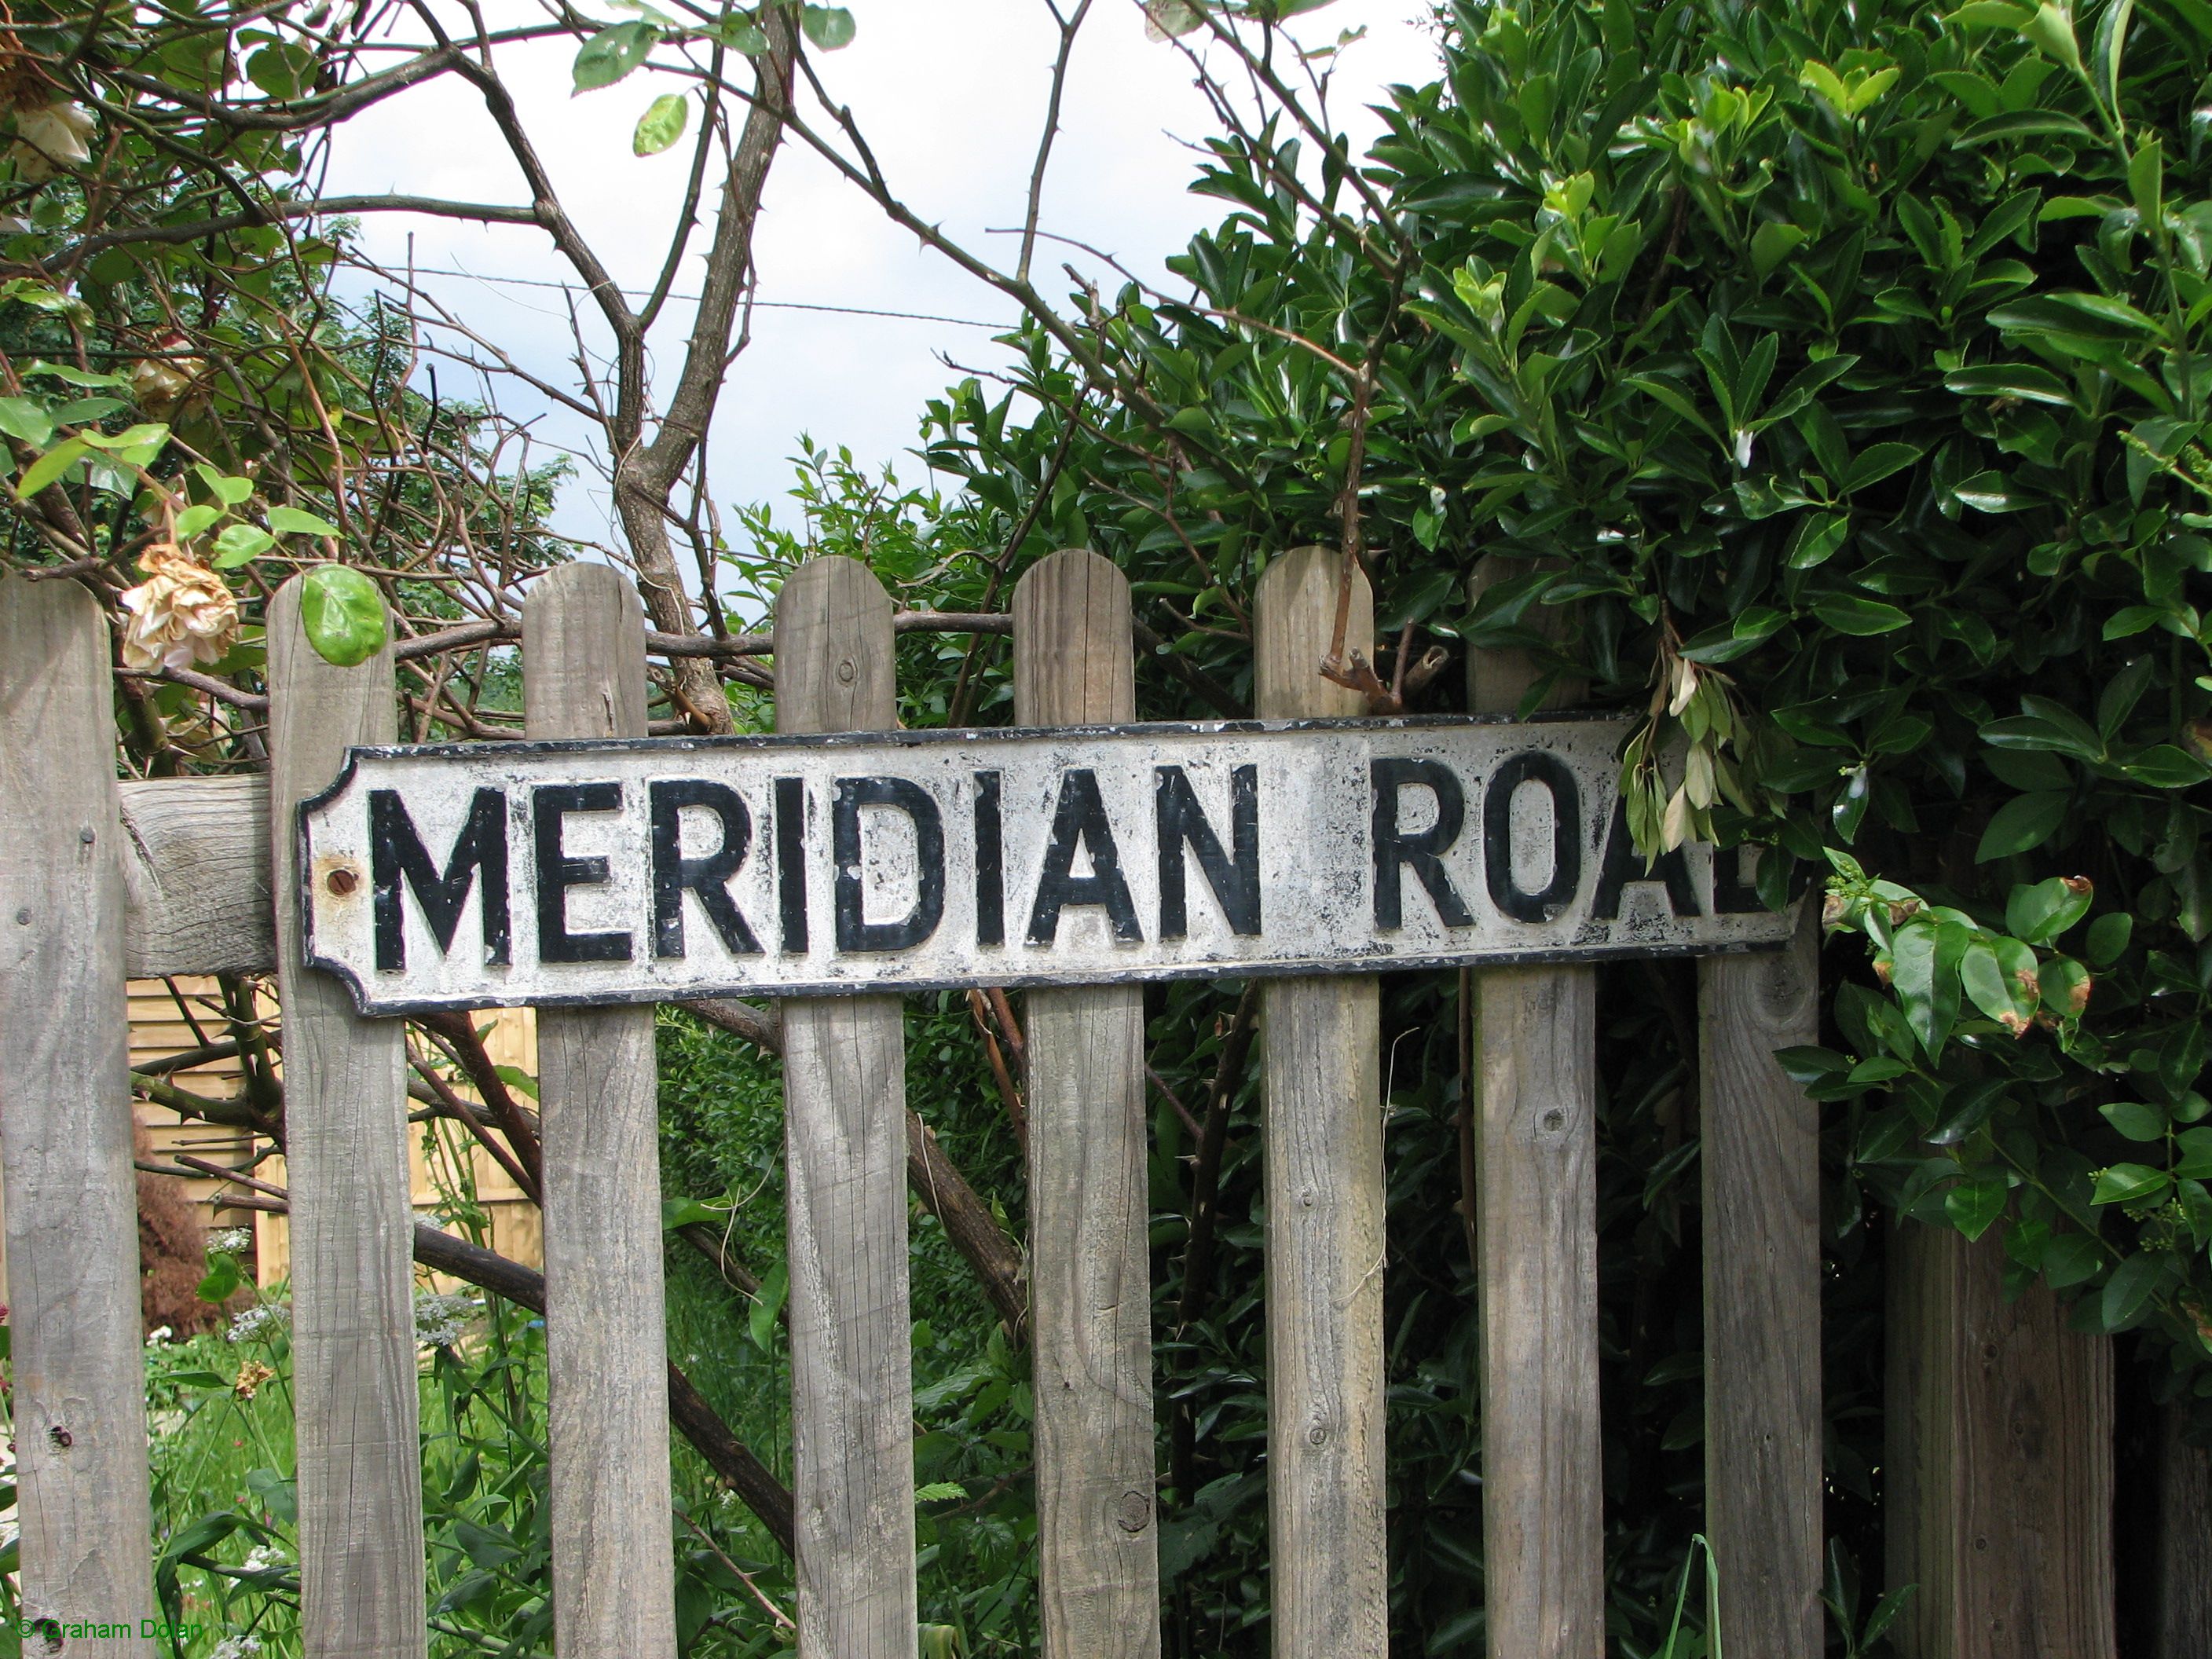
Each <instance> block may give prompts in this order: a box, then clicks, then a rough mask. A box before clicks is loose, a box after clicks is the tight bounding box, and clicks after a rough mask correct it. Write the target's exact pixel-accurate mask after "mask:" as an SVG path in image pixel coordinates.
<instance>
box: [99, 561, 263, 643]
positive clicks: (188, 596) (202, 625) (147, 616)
mask: <svg viewBox="0 0 2212 1659" xmlns="http://www.w3.org/2000/svg"><path fill="white" fill-rule="evenodd" d="M138 568H140V569H141V570H143V571H144V572H145V573H146V578H147V579H146V580H144V581H143V582H141V583H140V584H139V585H138V586H136V587H133V588H129V589H126V590H125V592H124V594H123V608H124V609H125V610H126V611H129V612H130V613H131V621H130V623H129V624H128V625H127V626H126V627H125V629H124V630H123V660H124V663H125V665H126V666H128V667H131V668H152V667H155V666H156V665H159V666H161V667H163V668H171V669H176V668H190V667H191V666H193V665H195V664H198V663H211V662H216V661H218V660H220V659H221V658H222V655H223V653H225V652H227V651H228V650H229V649H230V647H231V645H232V644H233V642H234V641H236V640H237V638H238V596H237V595H236V594H234V593H233V592H231V591H230V589H229V588H228V587H227V586H224V585H223V580H222V577H220V576H218V575H216V574H215V572H214V571H212V570H210V569H209V568H207V567H206V566H205V565H204V564H202V563H200V562H199V561H198V560H197V559H195V558H193V557H192V556H191V555H190V554H189V553H186V552H185V550H183V549H182V548H179V547H177V546H174V545H173V544H170V543H168V542H161V543H159V544H156V545H155V547H154V548H153V549H152V550H149V552H148V553H147V554H146V556H144V557H143V558H142V559H140V560H139V561H138Z"/></svg>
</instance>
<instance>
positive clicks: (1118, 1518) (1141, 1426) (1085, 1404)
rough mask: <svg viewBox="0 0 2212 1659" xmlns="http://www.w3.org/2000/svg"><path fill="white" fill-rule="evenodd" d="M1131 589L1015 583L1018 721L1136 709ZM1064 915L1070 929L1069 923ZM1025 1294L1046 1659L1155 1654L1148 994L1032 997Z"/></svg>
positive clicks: (1107, 584)
mask: <svg viewBox="0 0 2212 1659" xmlns="http://www.w3.org/2000/svg"><path fill="white" fill-rule="evenodd" d="M1136 714H1137V688H1136V671H1135V659H1134V656H1133V646H1132V643H1131V640H1130V628H1129V584H1128V582H1127V580H1126V579H1125V578H1124V577H1123V576H1122V574H1121V572H1120V571H1118V570H1116V569H1115V568H1114V567H1113V566H1112V565H1111V564H1109V563H1108V562H1106V561H1105V560H1104V559H1102V558H1100V557H1099V556H1097V554H1095V553H1090V552H1085V551H1084V550H1080V549H1070V550H1066V551H1065V552H1060V553H1055V554H1054V555H1053V556H1051V557H1049V558H1048V559H1044V560H1042V561H1040V562H1038V563H1036V565H1034V566H1032V567H1031V568H1030V570H1029V572H1028V573H1027V574H1025V575H1024V576H1023V578H1022V580H1021V582H1020V584H1019V585H1018V586H1017V587H1016V588H1015V589H1014V718H1015V719H1016V720H1018V721H1019V722H1020V723H1021V724H1022V725H1024V726H1091V725H1102V724H1105V723H1108V722H1111V721H1123V720H1134V719H1135V718H1136ZM1067 925H1070V926H1073V925H1076V924H1075V922H1074V921H1073V918H1071V919H1070V921H1069V923H1068V924H1067ZM1028 1012H1029V1052H1030V1103H1029V1110H1030V1131H1029V1170H1030V1202H1029V1213H1030V1306H1031V1308H1032V1310H1033V1311H1032V1313H1031V1316H1030V1330H1031V1333H1032V1346H1031V1352H1032V1354H1033V1355H1034V1357H1035V1365H1036V1460H1037V1588H1038V1594H1039V1600H1040V1602H1041V1607H1040V1615H1041V1620H1042V1629H1043V1638H1044V1639H1043V1652H1044V1655H1045V1659H1146V1656H1148V1655H1157V1654H1158V1652H1159V1650H1160V1625H1159V1576H1160V1575H1159V1544H1158V1528H1156V1527H1155V1526H1154V1525H1153V1516H1154V1510H1155V1507H1156V1499H1157V1492H1156V1490H1155V1487H1156V1480H1157V1476H1156V1474H1155V1471H1154V1463H1153V1442H1154V1435H1153V1427H1152V1260H1151V1250H1150V1246H1149V1243H1148V1242H1147V1237H1146V1220H1147V1199H1148V1196H1149V1194H1148V1189H1147V1177H1146V1158H1145V994H1144V990H1143V987H1140V986H1135V985H1106V986H1096V987H1086V988H1084V989H1079V990H1039V991H1032V992H1030V994H1029V999H1028Z"/></svg>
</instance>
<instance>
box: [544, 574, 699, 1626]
mask: <svg viewBox="0 0 2212 1659" xmlns="http://www.w3.org/2000/svg"><path fill="white" fill-rule="evenodd" d="M522 671H523V699H524V713H525V719H526V722H527V726H528V731H529V733H530V735H531V736H532V737H533V738H641V737H643V736H644V735H645V612H644V610H643V608H642V607H641V605H639V603H638V598H637V590H636V589H635V588H634V587H632V586H630V583H629V579H628V578H627V577H625V576H623V574H620V573H619V572H618V571H616V570H614V569H612V568H609V567H608V566H606V565H603V564H568V565H562V566H561V567H560V568H557V569H556V570H552V571H549V572H548V573H547V574H544V575H543V576H541V577H539V578H538V581H537V583H536V584H535V585H534V586H532V588H531V590H530V597H529V599H528V600H527V601H526V602H525V604H524V605H523V607H522ZM589 823H590V818H589V817H588V816H584V815H580V816H579V817H578V818H576V819H575V820H573V821H571V823H570V826H569V829H568V835H569V836H570V837H571V838H572V839H573V840H575V841H582V840H584V839H586V836H588V833H589V832H588V829H587V827H586V826H588V824H589ZM634 948H636V949H639V950H643V949H646V948H647V946H646V945H644V944H643V943H639V944H637V945H635V947H634ZM538 1091H539V1097H540V1101H541V1104H542V1107H543V1109H544V1149H545V1160H544V1163H545V1190H544V1212H545V1349H546V1369H547V1376H546V1383H547V1407H548V1412H547V1415H548V1419H549V1420H548V1425H547V1429H548V1438H549V1440H550V1445H551V1467H550V1475H549V1479H550V1500H551V1504H552V1551H553V1561H552V1567H553V1636H554V1642H555V1644H556V1650H558V1651H559V1652H560V1653H561V1654H562V1655H563V1656H568V1659H600V1656H604V1655H610V1654H616V1653H620V1654H623V1655H635V1656H638V1659H675V1653H676V1592H675V1549H674V1544H673V1541H672V1540H671V1536H670V1519H669V1501H670V1498H669V1474H668V1369H667V1351H666V1349H667V1338H666V1334H665V1320H664V1318H663V1311H662V1310H663V1301H662V1284H661V1249H662V1244H661V1231H660V1109H659V1070H658V1068H657V1066H656V1065H655V1063H654V1058H653V1009H652V1007H651V1006H650V1005H646V1006H630V1007H621V1008H546V1009H543V1010H541V1011H540V1012H539V1013H538Z"/></svg>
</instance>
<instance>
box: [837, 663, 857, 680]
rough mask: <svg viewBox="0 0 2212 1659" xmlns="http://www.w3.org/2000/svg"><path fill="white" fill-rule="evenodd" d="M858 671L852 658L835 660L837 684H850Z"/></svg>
mask: <svg viewBox="0 0 2212 1659" xmlns="http://www.w3.org/2000/svg"><path fill="white" fill-rule="evenodd" d="M859 673H860V670H859V669H858V668H857V667H855V666H854V663H853V659H851V658H850V657H842V658H840V659H838V662H837V684H840V685H850V684H852V683H853V680H854V676H856V675H858V674H859Z"/></svg>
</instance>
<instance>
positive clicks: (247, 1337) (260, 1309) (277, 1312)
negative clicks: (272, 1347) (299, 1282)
mask: <svg viewBox="0 0 2212 1659" xmlns="http://www.w3.org/2000/svg"><path fill="white" fill-rule="evenodd" d="M291 1322H292V1310H291V1308H290V1307H289V1305H288V1304H285V1303H282V1302H258V1303H256V1304H254V1305H253V1306H252V1307H251V1308H248V1309H246V1310H245V1311H244V1312H243V1313H241V1314H240V1315H239V1316H238V1317H237V1318H235V1319H234V1320H232V1321H231V1322H230V1335H229V1340H231V1341H233V1342H251V1341H252V1340H255V1339H256V1338H257V1337H258V1336H260V1335H261V1334H262V1333H264V1331H281V1330H283V1328H285V1327H286V1326H288V1325H289V1324H290V1323H291Z"/></svg>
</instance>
